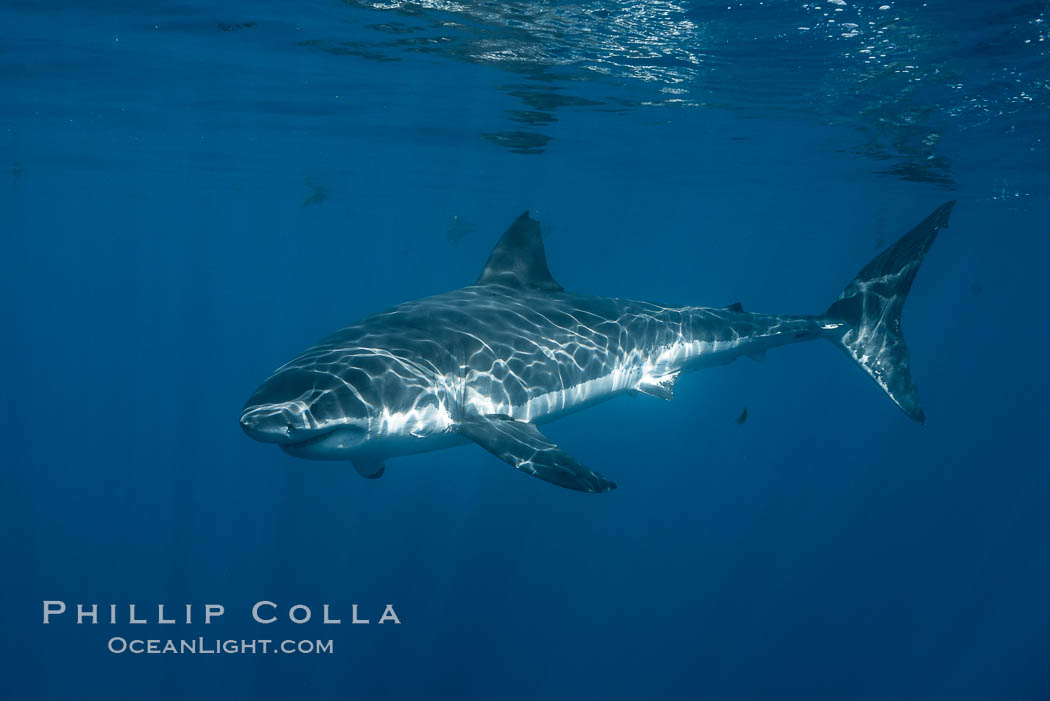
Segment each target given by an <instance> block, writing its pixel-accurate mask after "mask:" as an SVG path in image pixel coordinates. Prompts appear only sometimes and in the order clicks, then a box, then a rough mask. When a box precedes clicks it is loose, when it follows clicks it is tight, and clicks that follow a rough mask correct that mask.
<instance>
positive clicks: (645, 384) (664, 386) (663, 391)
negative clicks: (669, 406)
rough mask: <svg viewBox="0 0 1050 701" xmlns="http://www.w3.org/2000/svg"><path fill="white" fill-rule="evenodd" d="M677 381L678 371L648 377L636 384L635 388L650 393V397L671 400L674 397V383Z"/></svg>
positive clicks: (643, 392)
mask: <svg viewBox="0 0 1050 701" xmlns="http://www.w3.org/2000/svg"><path fill="white" fill-rule="evenodd" d="M677 381H678V373H677V372H672V373H668V374H667V375H663V376H662V377H646V378H643V379H642V381H641V382H639V383H638V384H637V385H636V386H635V390H637V391H639V392H641V393H642V394H648V395H649V396H650V397H656V398H657V399H666V400H668V401H670V400H671V399H674V383H675V382H677Z"/></svg>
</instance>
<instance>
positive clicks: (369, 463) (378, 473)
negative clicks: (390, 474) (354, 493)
mask: <svg viewBox="0 0 1050 701" xmlns="http://www.w3.org/2000/svg"><path fill="white" fill-rule="evenodd" d="M354 469H355V470H357V474H359V475H361V476H362V477H364V478H366V479H370V480H377V479H379V478H380V477H382V476H383V473H384V472H386V465H384V464H383V461H382V460H369V459H363V458H358V459H356V460H354Z"/></svg>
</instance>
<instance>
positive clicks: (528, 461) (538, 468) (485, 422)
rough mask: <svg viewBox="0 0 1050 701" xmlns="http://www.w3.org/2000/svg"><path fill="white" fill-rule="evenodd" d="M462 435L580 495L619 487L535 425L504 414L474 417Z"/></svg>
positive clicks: (464, 425) (468, 418) (462, 427)
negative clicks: (545, 434)
mask: <svg viewBox="0 0 1050 701" xmlns="http://www.w3.org/2000/svg"><path fill="white" fill-rule="evenodd" d="M459 431H460V433H462V434H463V436H464V437H466V438H469V439H470V440H472V441H474V442H475V443H477V444H478V445H480V446H481V447H482V448H484V449H485V450H487V451H489V452H490V453H492V454H493V455H495V456H496V457H497V458H499V459H500V460H503V461H504V462H506V463H508V464H510V465H512V466H514V467H516V468H518V469H519V470H521V471H522V472H525V473H528V474H530V475H533V476H535V477H539V478H540V479H542V480H546V481H548V482H550V483H552V484H556V485H558V486H559V487H567V488H568V489H575V490H577V491H580V492H608V491H610V490H612V489H615V488H616V484H615V483H613V482H610V481H609V480H607V479H605V478H604V477H602V476H601V475H600V474H598V473H597V472H595V471H594V470H591V469H589V468H587V467H585V466H584V465H582V464H581V463H580V462H579V461H578V460H576V458H574V457H572V456H571V455H569V454H568V453H566V452H565V451H564V450H562V449H561V448H559V447H558V446H556V445H555V444H554V443H551V442H550V440H548V439H547V437H546V436H544V435H543V434H542V433H540V431H539V429H538V428H536V426H535V425H533V424H530V423H525V422H524V421H515V420H514V419H512V418H510V417H509V416H504V415H502V414H495V415H489V416H481V415H479V414H472V415H468V416H466V417H464V418H463V420H462V421H461V422H460V423H459Z"/></svg>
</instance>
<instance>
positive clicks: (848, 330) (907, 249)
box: [825, 201, 955, 423]
mask: <svg viewBox="0 0 1050 701" xmlns="http://www.w3.org/2000/svg"><path fill="white" fill-rule="evenodd" d="M954 206H955V202H954V201H952V202H946V203H945V204H942V205H941V206H940V207H938V208H937V209H936V210H935V211H934V212H933V214H931V215H930V216H928V217H926V219H924V220H923V221H922V223H920V224H919V225H918V226H916V227H915V228H914V229H912V230H911V231H909V232H908V233H907V234H905V235H904V236H903V237H901V239H900V240H899V241H897V243H895V244H893V245H892V246H890V247H889V248H887V249H886V250H885V251H883V252H882V253H881V254H880V255H878V256H877V257H876V258H875V259H874V260H872V261H871V262H870V263H868V264H867V265H866V266H864V269H863V270H861V271H860V272H859V273H858V274H857V277H856V278H854V280H853V282H851V283H850V284H849V285H847V286H846V289H845V290H843V291H842V294H841V295H839V298H838V299H837V300H836V301H835V303H834V304H832V305H831V306H830V307H829V308H828V311H827V312H826V313H825V316H826V320H827V324H826V325H825V327H826V328H829V330H831V334H830V336H829V337H830V338H831V339H832V340H833V341H835V342H836V343H837V344H838V345H839V346H840V347H841V348H842V349H843V350H845V351H846V353H847V354H848V355H849V356H850V357H851V358H853V359H854V360H855V361H856V362H857V364H858V365H860V366H861V367H862V368H863V369H864V371H865V372H867V373H868V375H870V376H871V378H872V379H873V380H875V382H876V383H878V385H879V386H880V387H882V389H883V391H885V392H886V394H887V395H889V398H890V399H892V400H893V402H894V403H895V404H896V405H897V406H898V407H900V408H901V410H902V411H904V413H905V414H907V415H908V416H910V417H911V418H913V419H915V420H916V421H918V422H919V423H924V422H925V419H926V417H925V414H924V413H923V411H922V407H921V406H920V404H919V391H918V389H917V388H916V386H915V382H914V381H913V380H912V377H911V372H910V370H909V356H908V348H907V346H905V345H904V336H903V334H902V333H901V310H902V309H903V308H904V300H905V299H906V298H907V296H908V290H910V289H911V283H912V281H913V280H914V279H915V273H916V272H918V270H919V266H920V265H921V264H922V259H923V257H924V256H925V255H926V251H928V250H929V248H930V244H932V243H933V240H934V239H935V238H937V232H938V231H940V230H941V229H943V228H945V227H946V226H948V216H949V215H950V214H951V211H952V207H954ZM833 324H842V326H841V330H840V329H837V328H835V327H833V326H832V325H833Z"/></svg>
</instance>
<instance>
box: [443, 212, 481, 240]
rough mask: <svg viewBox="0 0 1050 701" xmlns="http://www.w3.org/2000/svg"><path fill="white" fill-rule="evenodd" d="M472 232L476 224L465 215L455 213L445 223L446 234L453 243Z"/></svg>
mask: <svg viewBox="0 0 1050 701" xmlns="http://www.w3.org/2000/svg"><path fill="white" fill-rule="evenodd" d="M472 233H474V225H473V224H471V223H470V222H469V221H467V220H466V219H464V218H463V217H460V216H456V215H453V216H451V217H449V218H448V222H446V223H445V234H446V236H448V240H449V241H450V242H451V243H456V242H457V241H459V240H460V239H462V238H465V237H467V236H469V235H470V234H472Z"/></svg>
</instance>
